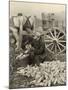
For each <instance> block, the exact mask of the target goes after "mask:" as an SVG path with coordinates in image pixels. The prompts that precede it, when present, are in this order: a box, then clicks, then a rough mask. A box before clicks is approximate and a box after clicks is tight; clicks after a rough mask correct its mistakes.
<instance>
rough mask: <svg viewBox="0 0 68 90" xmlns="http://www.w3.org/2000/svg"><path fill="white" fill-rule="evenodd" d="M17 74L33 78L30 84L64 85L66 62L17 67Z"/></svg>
mask: <svg viewBox="0 0 68 90" xmlns="http://www.w3.org/2000/svg"><path fill="white" fill-rule="evenodd" d="M17 74H21V75H23V76H27V77H33V78H34V79H33V80H32V81H31V82H30V84H32V85H35V86H52V85H64V84H65V83H66V63H65V62H60V61H59V60H58V61H51V62H44V63H40V66H37V65H35V66H29V65H27V67H25V68H24V67H20V68H18V71H17Z"/></svg>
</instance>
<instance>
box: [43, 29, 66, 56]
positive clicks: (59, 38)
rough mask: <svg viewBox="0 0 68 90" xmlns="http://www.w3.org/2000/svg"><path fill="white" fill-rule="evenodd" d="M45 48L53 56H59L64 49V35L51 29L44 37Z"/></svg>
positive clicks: (58, 30)
mask: <svg viewBox="0 0 68 90" xmlns="http://www.w3.org/2000/svg"><path fill="white" fill-rule="evenodd" d="M44 41H45V47H46V48H47V49H48V50H49V51H50V52H51V53H53V54H59V53H61V52H63V51H65V49H66V37H65V33H64V32H62V30H61V31H60V29H57V28H51V29H49V30H48V32H47V33H46V35H44Z"/></svg>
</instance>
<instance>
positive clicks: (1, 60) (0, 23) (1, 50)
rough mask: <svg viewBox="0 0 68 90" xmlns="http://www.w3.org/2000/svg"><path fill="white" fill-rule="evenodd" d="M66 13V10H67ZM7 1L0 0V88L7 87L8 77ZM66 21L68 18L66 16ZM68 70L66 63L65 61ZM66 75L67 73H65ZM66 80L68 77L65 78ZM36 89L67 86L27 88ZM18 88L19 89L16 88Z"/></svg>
mask: <svg viewBox="0 0 68 90" xmlns="http://www.w3.org/2000/svg"><path fill="white" fill-rule="evenodd" d="M10 1H30V2H45V3H61V4H67V7H68V2H67V1H68V0H10ZM67 15H68V10H67ZM8 21H9V2H8V0H0V90H7V89H8V81H9V79H8V77H9V71H8V70H9V35H8V34H9V22H8ZM67 22H68V18H67ZM67 55H68V25H67ZM67 70H68V63H67ZM67 76H68V74H67ZM67 81H68V79H67ZM28 89H36V90H37V89H38V90H41V89H43V90H45V89H47V90H60V89H61V90H67V89H68V83H67V86H57V87H45V88H44V87H43V88H28ZM18 90H20V89H18Z"/></svg>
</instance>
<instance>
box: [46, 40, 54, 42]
mask: <svg viewBox="0 0 68 90" xmlns="http://www.w3.org/2000/svg"><path fill="white" fill-rule="evenodd" d="M45 42H53V41H52V40H45Z"/></svg>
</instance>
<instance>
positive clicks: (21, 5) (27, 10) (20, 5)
mask: <svg viewBox="0 0 68 90" xmlns="http://www.w3.org/2000/svg"><path fill="white" fill-rule="evenodd" d="M19 12H22V13H23V14H24V15H27V16H29V15H37V16H38V18H41V12H45V13H50V12H53V13H63V14H64V13H65V5H61V4H43V3H25V2H10V16H16V15H17V13H19Z"/></svg>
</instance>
